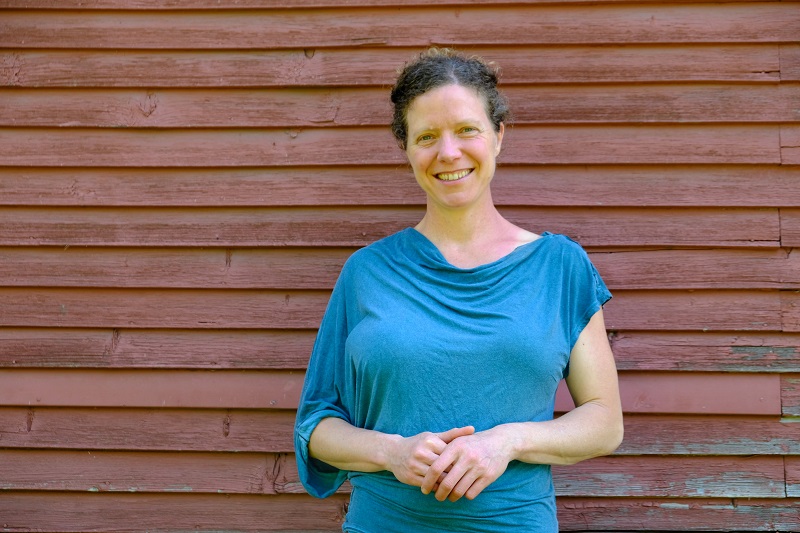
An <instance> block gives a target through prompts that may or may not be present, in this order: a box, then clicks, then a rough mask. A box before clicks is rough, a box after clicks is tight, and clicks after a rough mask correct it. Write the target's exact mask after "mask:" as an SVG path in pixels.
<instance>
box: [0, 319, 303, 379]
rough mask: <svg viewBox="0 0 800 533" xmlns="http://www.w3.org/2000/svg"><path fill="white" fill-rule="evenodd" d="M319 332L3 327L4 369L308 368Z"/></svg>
mask: <svg viewBox="0 0 800 533" xmlns="http://www.w3.org/2000/svg"><path fill="white" fill-rule="evenodd" d="M315 337H316V330H313V329H308V330H304V329H298V330H288V331H287V330H280V329H276V330H265V329H255V330H214V329H209V330H206V329H199V330H198V329H185V330H165V329H156V330H147V329H143V330H137V329H105V330H103V329H87V328H82V329H69V328H47V327H45V328H2V329H0V367H11V368H31V367H51V368H57V367H67V368H198V369H245V368H252V369H264V370H267V369H269V370H272V369H286V370H291V369H305V368H306V365H307V363H308V358H309V355H310V354H311V348H312V346H313V344H314V339H315Z"/></svg>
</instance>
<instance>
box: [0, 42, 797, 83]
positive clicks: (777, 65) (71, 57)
mask: <svg viewBox="0 0 800 533" xmlns="http://www.w3.org/2000/svg"><path fill="white" fill-rule="evenodd" d="M471 50H474V52H475V53H476V54H481V55H482V56H483V57H485V58H486V59H487V60H490V61H496V62H497V63H498V64H500V65H502V67H503V72H504V75H503V83H504V84H506V85H511V84H519V83H524V84H530V83H636V82H646V83H654V82H660V81H669V82H698V81H708V82H777V81H778V80H779V79H780V77H781V61H783V62H784V63H786V62H791V58H789V57H787V54H790V53H792V49H791V48H788V49H787V48H786V46H785V45H777V44H741V45H705V46H692V45H688V44H676V45H637V46H624V45H607V46H569V47H498V48H492V47H476V48H474V49H471ZM417 52H418V50H416V49H415V50H408V49H392V48H386V49H372V48H366V49H361V48H359V49H357V50H346V49H345V50H336V49H334V50H312V49H306V50H305V51H303V50H296V51H291V50H276V51H261V50H254V51H224V50H217V51H207V52H201V51H149V52H148V51H133V50H131V51H119V52H115V51H100V50H86V49H81V50H79V51H72V50H71V51H67V50H12V51H4V52H0V86H3V85H6V86H11V87H29V88H33V87H65V86H66V87H139V88H160V87H206V88H208V87H309V86H316V87H329V86H342V85H345V86H351V87H359V86H364V85H369V86H390V85H391V84H392V83H393V80H394V76H395V71H396V69H397V67H398V66H400V65H402V64H403V63H405V62H406V61H407V60H408V59H409V58H410V57H412V56H413V55H414V54H415V53H417ZM782 54H783V55H782ZM309 56H310V57H309Z"/></svg>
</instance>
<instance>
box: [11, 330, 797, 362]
mask: <svg viewBox="0 0 800 533" xmlns="http://www.w3.org/2000/svg"><path fill="white" fill-rule="evenodd" d="M315 335H316V331H315V330H313V329H307V330H306V329H299V330H288V331H287V330H263V329H254V330H215V329H191V330H190V329H185V330H170V329H154V330H148V329H125V328H121V329H116V330H114V329H105V330H103V329H88V328H81V329H70V328H49V327H40V328H8V327H6V328H2V329H0V367H9V368H40V367H41V368H45V367H50V368H57V367H67V368H197V369H245V368H252V369H262V370H270V369H304V368H305V367H306V364H307V362H308V357H309V354H310V353H311V348H312V346H313V343H314V338H315ZM609 338H610V340H611V346H612V349H613V350H614V354H615V356H616V362H617V368H618V369H620V370H645V371H682V372H768V373H781V372H800V358H798V346H800V335H799V334H797V333H750V334H747V333H745V332H729V333H720V332H687V331H681V332H669V331H666V332H659V331H627V330H614V331H612V332H611V334H610V335H609Z"/></svg>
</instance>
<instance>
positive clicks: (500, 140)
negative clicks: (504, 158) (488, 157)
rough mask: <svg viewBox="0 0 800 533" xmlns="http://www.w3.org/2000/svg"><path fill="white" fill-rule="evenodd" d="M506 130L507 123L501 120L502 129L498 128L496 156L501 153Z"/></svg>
mask: <svg viewBox="0 0 800 533" xmlns="http://www.w3.org/2000/svg"><path fill="white" fill-rule="evenodd" d="M505 132H506V125H505V124H504V123H503V122H501V123H500V129H498V130H497V146H496V147H495V153H494V155H495V157H497V156H498V155H500V147H501V146H502V144H503V134H504V133H505Z"/></svg>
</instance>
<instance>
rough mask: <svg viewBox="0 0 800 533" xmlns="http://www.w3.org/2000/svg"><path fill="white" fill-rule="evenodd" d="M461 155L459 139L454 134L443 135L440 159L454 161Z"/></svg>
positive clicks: (440, 142)
mask: <svg viewBox="0 0 800 533" xmlns="http://www.w3.org/2000/svg"><path fill="white" fill-rule="evenodd" d="M459 157H461V148H460V147H459V145H458V139H457V138H455V137H454V136H452V135H442V137H441V138H440V141H439V161H453V160H455V159H458V158H459Z"/></svg>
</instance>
